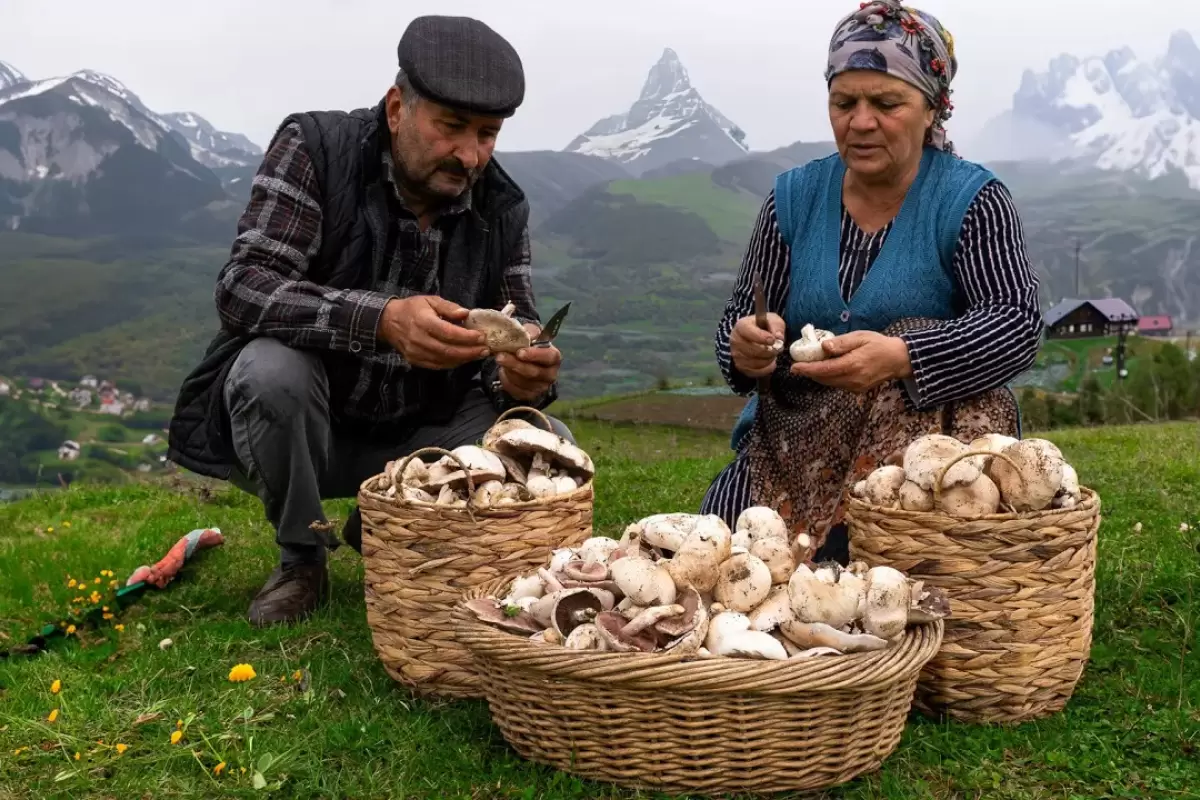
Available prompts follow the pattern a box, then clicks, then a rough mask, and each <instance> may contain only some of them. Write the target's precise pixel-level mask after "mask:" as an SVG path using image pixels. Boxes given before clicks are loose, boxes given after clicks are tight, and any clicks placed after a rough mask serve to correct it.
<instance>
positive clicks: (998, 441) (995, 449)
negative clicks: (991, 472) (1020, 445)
mask: <svg viewBox="0 0 1200 800" xmlns="http://www.w3.org/2000/svg"><path fill="white" fill-rule="evenodd" d="M1018 441H1020V440H1019V439H1014V438H1013V437H1011V436H1005V435H1004V434H1002V433H985V434H984V435H983V436H979V437H976V438H975V439H972V440H971V443H970V444H969V445H967V449H969V450H976V451H982V452H984V453H999V452H1000V451H1002V450H1003V449H1004V448H1006V447H1008V446H1009V445H1010V444H1016V443H1017V442H1018ZM971 461H972V462H973V463H974V464H975V466H977V467H979V468H980V469H981V470H982V469H987V468H988V465H989V464H991V463H992V457H991V456H990V455H979V456H972V457H971Z"/></svg>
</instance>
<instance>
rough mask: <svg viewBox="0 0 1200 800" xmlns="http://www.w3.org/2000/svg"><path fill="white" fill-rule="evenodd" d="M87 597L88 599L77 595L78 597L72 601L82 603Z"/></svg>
mask: <svg viewBox="0 0 1200 800" xmlns="http://www.w3.org/2000/svg"><path fill="white" fill-rule="evenodd" d="M86 599H87V598H86V597H76V598H75V599H74V600H72V601H71V602H72V603H82V602H83V601H84V600H86Z"/></svg>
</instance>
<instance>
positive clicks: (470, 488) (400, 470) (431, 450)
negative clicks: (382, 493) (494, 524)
mask: <svg viewBox="0 0 1200 800" xmlns="http://www.w3.org/2000/svg"><path fill="white" fill-rule="evenodd" d="M425 454H430V455H435V454H436V455H441V456H450V458H452V459H454V461H455V462H456V463H457V464H458V466H459V468H460V469H461V470H462V471H463V473H464V474H465V475H466V476H467V506H468V507H472V506H473V504H474V502H475V479H474V478H472V477H471V470H469V469H467V465H466V464H464V463H463V462H462V459H461V458H459V457H458V456H456V455H454V453H451V452H450V451H449V450H443V449H442V448H440V447H422V448H421V449H420V450H414V451H413V452H411V453H409V454H408V455H407V456H405V457H404V459H403V460H401V461H400V462H398V463H397V464H396V466H395V467H393V468H392V474H391V475H389V476H388V477H389V478H390V479H391V481H392V488H393V489H395V490H396V493H397V494H399V493H400V486H399V484H398V481H399V480H400V479H401V476H403V475H404V470H405V469H406V468H407V467H408V464H409V462H410V461H412V460H413V459H414V458H416V457H417V456H420V455H425Z"/></svg>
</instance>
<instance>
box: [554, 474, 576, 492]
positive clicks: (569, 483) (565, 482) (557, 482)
mask: <svg viewBox="0 0 1200 800" xmlns="http://www.w3.org/2000/svg"><path fill="white" fill-rule="evenodd" d="M578 488H579V486H578V485H577V484H576V483H575V479H574V478H571V477H570V476H568V475H559V476H558V477H557V478H555V479H554V491H555V493H556V494H570V493H571V492H573V491H575V490H576V489H578Z"/></svg>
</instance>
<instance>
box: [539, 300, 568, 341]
mask: <svg viewBox="0 0 1200 800" xmlns="http://www.w3.org/2000/svg"><path fill="white" fill-rule="evenodd" d="M570 310H571V304H570V303H569V302H568V303H567V304H566V305H565V306H563V307H562V308H560V309H559V310H558V311H555V312H554V315H553V316H551V317H550V321H549V322H547V323H546V327H544V328H542V332H541V333H539V334H538V336H537V338H536V339H534V340H533V341H532V342H530V347H549V346H550V343H551V341H553V339H554V337H555V336H557V335H558V329H559V328H561V327H562V323H563V320H564V319H566V318H567V312H568V311H570Z"/></svg>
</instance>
